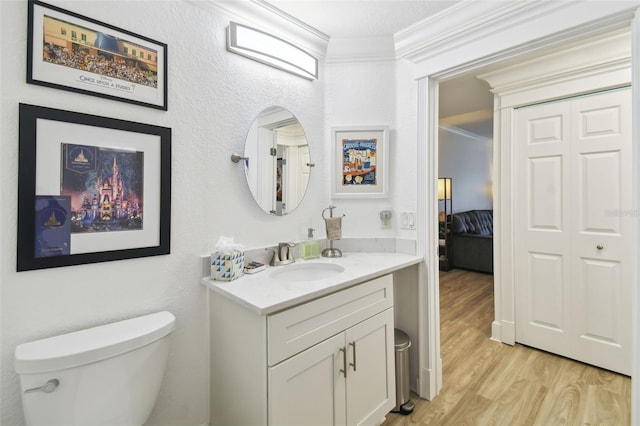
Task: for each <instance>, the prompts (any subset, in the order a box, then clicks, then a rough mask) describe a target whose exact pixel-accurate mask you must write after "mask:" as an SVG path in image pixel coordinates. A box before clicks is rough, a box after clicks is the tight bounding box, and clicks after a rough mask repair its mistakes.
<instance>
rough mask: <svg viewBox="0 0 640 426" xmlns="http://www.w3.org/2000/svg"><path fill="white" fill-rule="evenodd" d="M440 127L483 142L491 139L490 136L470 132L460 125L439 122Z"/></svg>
mask: <svg viewBox="0 0 640 426" xmlns="http://www.w3.org/2000/svg"><path fill="white" fill-rule="evenodd" d="M438 128H439V129H440V130H444V131H445V132H449V133H453V134H456V135H459V136H463V137H465V138H468V139H472V140H475V141H478V142H482V143H486V142H489V141H491V139H490V138H485V137H484V136H480V135H478V134H477V133H473V132H469V131H468V130H464V129H461V128H460V127H456V126H452V125H451V124H446V123H440V124H438Z"/></svg>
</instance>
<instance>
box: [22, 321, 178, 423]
mask: <svg viewBox="0 0 640 426" xmlns="http://www.w3.org/2000/svg"><path fill="white" fill-rule="evenodd" d="M174 327H175V317H174V316H173V314H171V313H170V312H158V313H154V314H150V315H145V316H141V317H137V318H132V319H128V320H124V321H119V322H115V323H111V324H106V325H102V326H99V327H94V328H89V329H85V330H81V331H76V332H73V333H69V334H64V335H60V336H55V337H51V338H47V339H42V340H37V341H33V342H29V343H24V344H22V345H19V346H18V347H16V350H15V370H16V372H17V373H18V374H19V375H20V386H21V393H22V405H23V409H24V415H25V420H26V424H27V425H28V426H31V425H33V426H41V425H47V426H49V425H50V426H63V425H64V426H73V425H82V426H87V425H91V426H103V425H104V426H124V425H131V426H133V425H136V426H139V425H142V424H143V423H144V422H145V421H146V420H147V419H148V417H149V414H151V410H152V409H153V406H154V404H155V401H156V398H157V396H158V391H159V390H160V384H161V383H162V378H163V376H164V371H165V368H166V364H167V356H168V353H169V338H168V337H169V334H170V333H171V331H172V330H173V329H174Z"/></svg>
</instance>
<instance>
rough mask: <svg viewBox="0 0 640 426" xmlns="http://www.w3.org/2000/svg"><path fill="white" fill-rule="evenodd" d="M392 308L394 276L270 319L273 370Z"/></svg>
mask: <svg viewBox="0 0 640 426" xmlns="http://www.w3.org/2000/svg"><path fill="white" fill-rule="evenodd" d="M391 306H393V276H392V275H385V276H384V277H380V278H377V279H375V280H371V281H368V282H366V283H363V284H359V285H356V286H354V287H350V288H348V289H346V290H342V291H339V292H337V293H334V294H330V295H329V296H325V297H322V298H320V299H317V300H314V301H311V302H308V303H305V304H304V305H300V306H297V307H295V308H291V309H288V310H286V311H283V312H280V313H278V314H274V315H269V317H268V318H267V342H268V363H269V365H270V366H272V365H275V364H277V363H279V362H280V361H282V360H285V359H287V358H289V357H290V356H292V355H295V354H297V353H298V352H301V351H303V350H305V349H307V348H309V347H311V346H313V345H315V344H316V343H319V342H321V341H323V340H325V339H327V338H329V337H331V336H333V335H335V334H337V333H340V332H342V331H344V330H345V329H347V328H349V327H351V326H352V325H354V324H357V323H359V322H361V321H364V320H365V319H367V318H369V317H372V316H373V315H375V314H377V313H378V312H381V311H383V310H385V309H387V308H389V307H391Z"/></svg>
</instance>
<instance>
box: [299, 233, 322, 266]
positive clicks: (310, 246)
mask: <svg viewBox="0 0 640 426" xmlns="http://www.w3.org/2000/svg"><path fill="white" fill-rule="evenodd" d="M313 231H315V229H313V228H309V229H308V230H307V240H306V241H304V242H303V243H302V244H300V255H301V256H302V258H303V259H304V260H309V259H317V258H319V257H320V242H319V241H317V240H314V239H313Z"/></svg>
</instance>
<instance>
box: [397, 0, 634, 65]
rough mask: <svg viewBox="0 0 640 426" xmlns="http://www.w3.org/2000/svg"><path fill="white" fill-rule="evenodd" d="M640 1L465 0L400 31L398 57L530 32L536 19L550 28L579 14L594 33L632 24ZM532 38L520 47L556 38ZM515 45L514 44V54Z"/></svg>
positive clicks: (432, 54) (566, 37)
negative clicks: (537, 40)
mask: <svg viewBox="0 0 640 426" xmlns="http://www.w3.org/2000/svg"><path fill="white" fill-rule="evenodd" d="M638 4H640V3H638V1H635V0H622V1H609V2H598V1H592V0H573V1H546V0H518V1H509V2H503V1H476V0H463V1H462V2H460V3H457V4H456V5H454V6H452V7H450V8H447V9H445V10H443V11H442V12H440V13H438V14H436V15H434V16H431V17H429V18H427V19H425V20H423V21H420V22H418V23H417V24H415V25H413V26H411V27H408V28H406V29H404V30H401V31H399V32H397V33H396V34H395V35H394V42H395V50H396V57H397V58H404V59H407V60H409V61H411V62H413V63H416V64H418V63H421V62H425V61H428V60H431V59H434V58H437V57H439V56H443V55H445V54H447V53H449V52H451V51H454V50H456V49H457V50H460V49H463V48H464V47H465V46H468V45H472V44H474V43H478V41H479V40H496V37H497V39H499V37H500V35H501V34H503V35H505V34H522V32H523V31H524V32H525V33H526V32H530V31H531V29H532V28H535V26H536V24H535V23H536V22H537V23H541V22H545V24H546V26H549V27H550V28H553V27H555V26H558V27H561V26H562V24H561V22H564V21H566V20H567V19H569V20H571V18H572V17H573V16H579V19H577V20H576V25H577V26H580V27H581V29H580V31H578V33H579V34H580V36H581V37H584V36H585V35H588V32H589V31H588V28H589V27H593V30H592V31H593V33H594V34H595V33H596V32H599V33H602V32H606V31H612V30H614V29H617V28H620V27H621V26H624V25H626V26H628V25H629V23H630V22H631V20H632V19H633V16H634V13H635V9H636V8H637V7H638ZM580 20H582V22H580ZM538 27H539V25H538ZM545 28H546V27H545ZM509 31H511V32H509ZM571 33H572V31H571V30H568V31H565V32H563V33H562V34H561V36H560V37H559V38H560V39H561V41H562V42H563V43H566V42H568V41H570V40H571ZM535 38H536V37H535V36H533V39H535ZM522 40H523V41H527V37H526V36H524V35H523V37H522ZM532 41H533V40H528V41H527V43H526V46H523V47H522V48H523V49H528V50H530V49H536V48H540V49H545V48H549V47H550V46H552V45H553V44H554V40H553V39H547V40H545V42H544V43H542V45H541V46H536V44H535V42H534V43H533V44H531V42H532ZM515 50H517V49H515ZM515 50H514V49H513V48H512V52H510V54H514V52H515ZM502 59H504V58H501V59H500V60H502Z"/></svg>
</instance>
